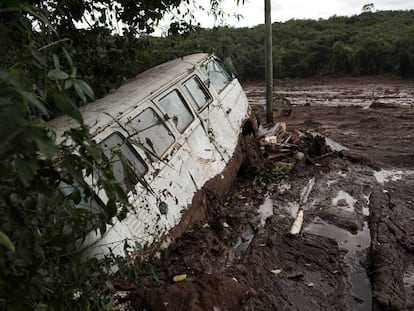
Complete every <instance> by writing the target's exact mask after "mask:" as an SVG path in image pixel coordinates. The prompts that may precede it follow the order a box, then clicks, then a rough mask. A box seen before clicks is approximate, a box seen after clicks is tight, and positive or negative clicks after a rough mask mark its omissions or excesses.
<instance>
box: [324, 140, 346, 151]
mask: <svg viewBox="0 0 414 311" xmlns="http://www.w3.org/2000/svg"><path fill="white" fill-rule="evenodd" d="M325 143H326V144H327V145H328V146H329V147H331V149H332V150H333V151H337V152H341V151H343V150H348V148H347V147H345V146H344V145H341V144H340V143H338V142H336V141H334V140H333V139H330V138H329V137H325Z"/></svg>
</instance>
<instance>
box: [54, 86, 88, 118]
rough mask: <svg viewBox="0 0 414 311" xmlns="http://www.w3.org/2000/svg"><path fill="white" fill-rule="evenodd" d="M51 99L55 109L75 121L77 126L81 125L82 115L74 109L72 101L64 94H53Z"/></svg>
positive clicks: (76, 108)
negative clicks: (77, 123)
mask: <svg viewBox="0 0 414 311" xmlns="http://www.w3.org/2000/svg"><path fill="white" fill-rule="evenodd" d="M53 99H54V101H55V104H56V106H57V108H58V109H59V110H60V111H61V112H62V113H64V114H66V115H68V116H69V117H71V118H73V119H75V120H76V121H78V122H79V124H83V119H82V115H81V113H80V112H79V109H78V107H76V105H75V103H74V101H73V100H72V99H71V98H70V97H69V96H68V95H67V94H65V93H60V92H55V93H54V94H53Z"/></svg>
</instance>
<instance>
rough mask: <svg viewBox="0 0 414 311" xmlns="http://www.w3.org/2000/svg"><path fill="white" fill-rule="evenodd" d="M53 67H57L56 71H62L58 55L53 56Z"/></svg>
mask: <svg viewBox="0 0 414 311" xmlns="http://www.w3.org/2000/svg"><path fill="white" fill-rule="evenodd" d="M53 65H55V69H57V70H60V63H59V57H58V56H57V55H56V54H53Z"/></svg>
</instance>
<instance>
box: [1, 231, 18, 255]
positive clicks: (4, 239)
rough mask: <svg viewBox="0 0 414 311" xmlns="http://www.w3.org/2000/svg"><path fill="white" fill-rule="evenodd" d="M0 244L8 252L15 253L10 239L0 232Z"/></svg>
mask: <svg viewBox="0 0 414 311" xmlns="http://www.w3.org/2000/svg"><path fill="white" fill-rule="evenodd" d="M0 244H1V245H3V246H4V247H6V248H7V249H8V250H9V251H12V252H13V253H14V252H15V251H16V247H15V246H14V244H13V242H12V241H11V240H10V238H9V237H8V236H7V235H6V234H5V233H4V232H1V231H0Z"/></svg>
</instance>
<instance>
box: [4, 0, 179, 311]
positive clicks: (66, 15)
mask: <svg viewBox="0 0 414 311" xmlns="http://www.w3.org/2000/svg"><path fill="white" fill-rule="evenodd" d="M181 2H182V1H181V0H163V1H161V0H158V1H154V0H141V1H131V0H120V1H118V2H116V3H114V2H108V1H103V0H102V1H87V0H84V1H83V0H75V1H73V0H57V1H43V0H32V1H30V2H29V3H30V4H27V2H24V1H21V0H10V1H7V2H2V3H1V5H0V41H1V43H2V44H1V45H0V64H1V65H0V169H1V172H2V173H1V174H0V219H1V222H0V309H2V310H3V309H8V310H31V309H35V310H48V309H56V310H63V309H76V310H89V309H93V310H103V309H111V307H112V304H113V298H112V295H111V289H112V286H111V284H110V282H109V281H108V280H107V278H106V277H105V272H106V271H107V269H108V266H111V265H113V264H114V261H115V260H118V259H117V258H114V257H113V256H112V257H107V258H103V259H101V260H98V259H89V260H83V259H82V254H81V252H79V249H78V247H77V246H78V244H79V243H81V242H82V241H83V239H84V238H85V236H86V235H87V234H88V233H89V232H90V231H91V230H95V231H97V232H101V233H104V232H105V230H106V226H107V224H111V223H112V221H113V219H114V218H115V217H117V218H118V219H123V218H124V217H125V215H126V213H127V210H128V208H129V203H128V198H127V194H126V193H125V191H124V190H123V188H122V186H121V185H120V184H119V183H118V182H116V179H115V178H114V175H113V172H112V168H111V164H110V161H108V160H107V159H106V158H105V157H103V155H102V149H101V147H100V146H99V145H98V144H97V143H96V142H94V140H93V139H92V137H91V135H90V134H89V129H88V128H87V127H86V126H85V124H84V123H83V119H82V116H81V114H80V112H79V110H78V107H79V106H81V105H84V104H87V102H88V101H89V100H91V99H93V98H94V92H93V90H92V88H91V87H90V85H89V83H87V82H86V81H85V80H84V78H83V77H82V76H81V75H80V74H79V73H80V72H84V73H85V72H88V70H87V69H85V68H82V67H86V66H88V65H89V64H90V63H89V64H88V63H87V62H85V63H80V64H81V66H82V67H81V68H78V67H77V63H76V62H74V57H73V55H75V58H78V59H79V58H80V57H77V56H76V53H74V52H76V48H79V46H81V45H82V43H81V44H80V45H79V46H78V47H76V44H77V43H79V42H82V40H81V38H82V37H83V36H85V34H88V35H89V34H95V36H96V37H98V38H99V39H98V40H96V41H95V42H96V44H97V45H98V46H95V47H93V49H94V50H95V51H96V50H97V49H99V47H100V46H102V45H103V43H104V42H105V40H106V41H108V42H107V44H108V45H109V46H110V47H114V46H115V45H116V44H117V42H118V43H119V42H122V43H123V44H125V46H127V44H126V41H125V40H126V39H129V40H131V42H132V43H134V44H135V43H136V38H135V37H134V36H132V35H131V36H129V37H128V36H125V37H123V38H122V39H121V38H120V37H116V36H112V35H111V34H110V32H109V31H108V30H107V29H111V28H113V26H114V23H116V22H121V23H122V24H123V26H122V27H123V28H124V31H129V32H130V33H132V34H134V33H136V32H139V31H144V32H151V31H152V30H153V26H154V24H155V23H156V22H157V20H159V19H160V18H161V17H162V16H163V14H165V12H167V11H169V10H171V9H173V8H176V7H178V5H179V4H180V3H181ZM82 20H83V21H88V22H89V23H90V27H91V28H92V29H93V30H92V31H94V33H92V32H88V31H85V30H78V29H77V28H76V22H80V21H82ZM86 36H87V35H86ZM125 38H126V39H125ZM111 40H112V41H111ZM109 41H111V42H109ZM85 47H86V49H85ZM129 47H131V46H129ZM83 48H84V50H83V53H84V54H83V55H84V56H86V57H87V58H88V59H89V61H90V60H91V59H93V58H94V57H95V56H96V55H97V54H96V53H95V54H94V53H93V52H91V50H88V48H90V49H92V48H91V46H86V44H83ZM107 52H108V50H107V49H105V47H102V53H107ZM122 52H124V51H122ZM88 53H89V56H88ZM105 57H108V54H106V55H105ZM97 67H98V66H97ZM104 74H105V73H104ZM96 76H97V75H96ZM96 76H92V77H89V78H94V79H96ZM106 78H108V77H106ZM120 79H122V77H120ZM118 82H119V80H118V79H117V80H116V81H115V82H114V81H112V83H113V84H112V85H111V86H112V87H113V86H114V84H115V85H116V83H118ZM111 86H108V88H110V87H111ZM56 114H66V115H68V116H70V117H71V118H73V119H75V120H76V121H77V122H78V124H79V127H78V128H77V129H72V130H70V131H68V132H67V133H66V134H65V137H64V139H63V142H61V143H58V142H57V141H56V139H55V134H54V130H53V129H52V128H51V127H50V126H49V124H48V123H47V120H48V119H49V118H51V117H53V116H54V115H56ZM121 161H122V158H121ZM125 164H127V163H126V162H125ZM91 175H94V180H96V182H95V183H94V184H93V185H90V184H88V183H86V182H85V177H88V176H91ZM97 191H104V192H105V193H106V196H107V197H108V201H107V203H106V204H105V205H104V206H103V207H102V208H99V209H96V208H94V207H95V205H94V197H95V194H96V192H97ZM125 246H126V247H127V246H128V245H127V243H126V244H125ZM118 263H120V262H118ZM120 266H122V264H120Z"/></svg>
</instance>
